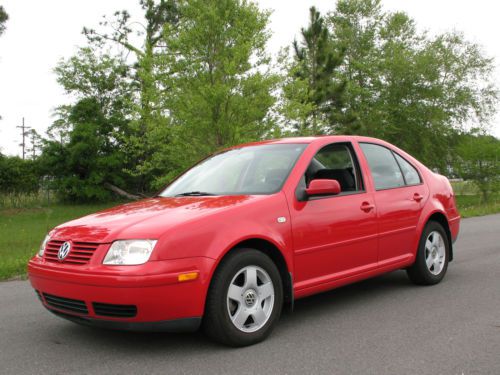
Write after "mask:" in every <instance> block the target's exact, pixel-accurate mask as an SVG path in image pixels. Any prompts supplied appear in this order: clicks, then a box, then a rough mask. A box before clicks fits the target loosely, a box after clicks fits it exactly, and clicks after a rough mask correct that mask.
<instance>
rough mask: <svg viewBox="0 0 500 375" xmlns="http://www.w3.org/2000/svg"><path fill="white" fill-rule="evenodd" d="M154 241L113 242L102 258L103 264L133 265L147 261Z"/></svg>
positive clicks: (154, 243) (153, 246)
mask: <svg viewBox="0 0 500 375" xmlns="http://www.w3.org/2000/svg"><path fill="white" fill-rule="evenodd" d="M155 245H156V240H126V241H115V242H113V244H112V245H111V247H110V248H109V250H108V253H107V254H106V257H105V258H104V261H103V264H111V265H128V266H129V265H135V264H143V263H146V262H147V261H148V260H149V257H150V256H151V253H152V252H153V249H154V248H155Z"/></svg>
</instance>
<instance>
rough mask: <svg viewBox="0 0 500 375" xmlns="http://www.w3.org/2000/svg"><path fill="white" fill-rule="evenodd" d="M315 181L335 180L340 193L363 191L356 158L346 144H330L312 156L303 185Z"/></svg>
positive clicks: (350, 147)
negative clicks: (338, 185)
mask: <svg viewBox="0 0 500 375" xmlns="http://www.w3.org/2000/svg"><path fill="white" fill-rule="evenodd" d="M315 179H331V180H337V181H338V182H339V184H340V188H341V192H342V193H346V192H347V193H352V192H356V191H361V190H363V182H362V178H361V174H360V171H359V167H358V163H357V160H356V156H355V154H354V151H353V149H352V146H351V145H350V144H348V143H332V144H330V145H327V146H325V147H323V148H322V149H321V150H319V151H318V153H317V154H316V155H315V156H314V158H313V159H312V161H311V163H310V164H309V167H308V168H307V171H306V173H305V183H306V186H309V183H310V182H311V181H312V180H315Z"/></svg>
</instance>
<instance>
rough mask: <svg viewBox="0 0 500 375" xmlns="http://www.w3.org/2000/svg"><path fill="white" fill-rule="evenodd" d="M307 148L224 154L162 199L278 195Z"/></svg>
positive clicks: (193, 172) (197, 168)
mask: <svg viewBox="0 0 500 375" xmlns="http://www.w3.org/2000/svg"><path fill="white" fill-rule="evenodd" d="M305 147H306V145H305V144H273V145H260V146H248V147H242V148H238V149H232V150H229V151H225V152H222V153H220V154H217V155H214V156H212V157H209V158H208V159H205V160H203V161H202V162H200V163H199V164H198V165H196V166H195V167H193V168H191V169H190V170H188V171H187V172H186V173H184V174H183V175H182V176H180V177H179V178H178V179H177V180H175V181H174V182H173V183H172V184H170V185H169V186H168V187H167V188H166V189H165V190H164V191H163V192H162V193H161V194H160V196H162V197H175V196H202V195H241V194H272V193H275V192H277V191H279V190H280V189H281V187H282V186H283V184H284V182H285V180H286V178H287V177H288V174H289V173H290V171H291V170H292V168H293V166H294V165H295V162H296V161H297V159H298V158H299V156H300V154H301V153H302V151H304V149H305Z"/></svg>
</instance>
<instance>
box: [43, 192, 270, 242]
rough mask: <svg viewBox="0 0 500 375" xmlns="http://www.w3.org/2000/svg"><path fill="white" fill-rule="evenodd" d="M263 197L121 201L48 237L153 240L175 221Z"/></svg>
mask: <svg viewBox="0 0 500 375" xmlns="http://www.w3.org/2000/svg"><path fill="white" fill-rule="evenodd" d="M258 199H263V196H255V195H238V196H208V197H179V198H162V197H158V198H150V199H145V200H142V201H138V202H133V203H128V204H123V205H120V206H117V207H113V208H110V209H107V210H104V211H100V212H97V213H95V214H91V215H88V216H84V217H82V218H80V219H76V220H73V221H70V222H67V223H65V224H62V225H59V226H58V227H56V228H54V230H53V231H52V232H51V233H50V235H51V238H53V239H60V240H69V239H71V240H73V241H81V242H95V243H109V242H112V241H114V240H117V239H137V238H147V239H157V238H159V237H160V236H161V235H162V234H163V233H164V232H165V231H166V230H167V229H170V228H171V227H172V226H175V225H176V224H179V223H181V222H182V223H184V222H186V221H189V220H195V219H199V218H201V217H204V216H208V215H211V214H213V213H215V212H217V211H220V210H227V209H230V208H231V207H234V206H236V205H241V204H246V203H249V202H251V201H253V200H258Z"/></svg>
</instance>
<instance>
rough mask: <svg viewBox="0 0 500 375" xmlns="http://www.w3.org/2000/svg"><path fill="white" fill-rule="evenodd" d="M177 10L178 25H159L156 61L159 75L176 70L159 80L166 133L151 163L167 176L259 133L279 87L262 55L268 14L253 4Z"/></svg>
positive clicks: (217, 3) (220, 0)
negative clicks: (161, 30)
mask: <svg viewBox="0 0 500 375" xmlns="http://www.w3.org/2000/svg"><path fill="white" fill-rule="evenodd" d="M179 11H180V14H181V16H180V18H179V23H178V25H177V27H175V28H173V27H171V26H170V25H168V24H167V25H166V27H165V36H164V43H165V44H166V45H168V46H169V51H168V52H165V53H164V54H161V55H159V56H158V61H159V65H160V68H161V69H162V71H167V72H168V71H174V72H176V73H175V74H174V75H164V76H163V77H162V84H163V85H164V86H166V87H171V90H170V91H169V92H168V93H166V95H165V96H164V100H165V101H164V108H166V109H168V114H169V118H170V121H171V126H170V131H169V133H167V134H165V133H164V134H163V136H162V135H161V134H158V135H156V136H155V139H156V141H157V143H156V145H157V146H156V148H157V150H158V152H157V153H156V154H155V158H154V159H153V163H154V165H156V166H159V168H160V169H161V168H162V166H163V170H164V171H166V170H167V169H165V167H164V166H172V169H171V170H170V171H169V172H170V173H169V174H168V175H167V176H166V179H168V178H169V177H172V175H174V174H176V173H178V172H179V171H180V170H182V169H184V168H185V167H186V166H189V165H190V164H191V163H193V162H194V161H196V160H198V159H199V158H201V157H203V156H205V155H207V154H209V153H212V152H214V151H215V150H217V149H220V148H223V147H227V146H231V145H234V144H237V143H239V142H244V141H250V140H256V139H259V138H262V137H263V136H265V135H266V133H267V132H268V131H269V130H270V128H271V124H270V122H269V121H267V115H268V113H269V111H270V108H271V106H272V105H273V104H274V101H275V98H274V97H273V95H272V94H271V93H272V91H273V90H274V88H275V87H276V85H277V83H278V80H277V76H276V75H274V74H272V73H271V72H270V71H269V69H268V61H269V59H268V56H267V55H266V52H265V45H266V42H267V40H268V38H269V33H268V31H267V25H268V22H269V14H268V13H267V12H263V11H261V10H259V8H258V7H257V5H256V4H255V3H253V2H249V1H245V0H192V1H183V2H181V3H180V6H179ZM168 136H171V137H172V140H171V144H170V145H168V146H167V147H165V146H166V145H167V139H168V138H167V137H168ZM186 145H189V147H186Z"/></svg>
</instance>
